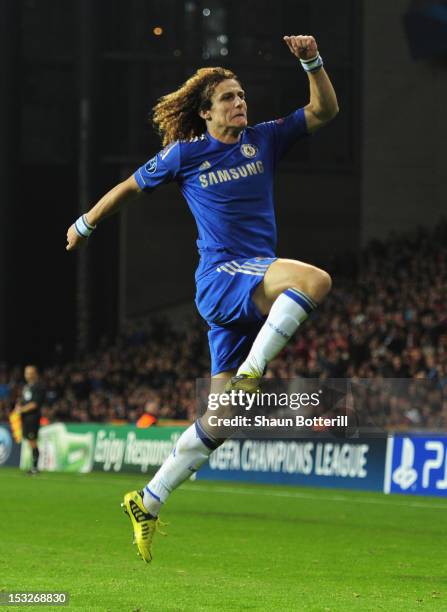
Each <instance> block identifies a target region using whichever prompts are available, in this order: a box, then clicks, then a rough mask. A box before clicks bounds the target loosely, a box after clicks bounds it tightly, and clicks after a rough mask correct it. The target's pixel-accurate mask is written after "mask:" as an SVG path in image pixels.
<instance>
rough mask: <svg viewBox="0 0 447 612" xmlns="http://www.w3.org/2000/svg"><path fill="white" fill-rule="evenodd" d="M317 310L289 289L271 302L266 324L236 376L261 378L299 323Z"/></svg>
mask: <svg viewBox="0 0 447 612" xmlns="http://www.w3.org/2000/svg"><path fill="white" fill-rule="evenodd" d="M316 307H317V304H316V303H315V302H314V301H313V300H312V299H311V298H310V297H308V296H307V295H306V294H305V293H303V292H302V291H300V290H299V289H292V288H291V289H287V290H286V291H284V292H283V293H281V295H279V296H278V297H277V298H276V300H275V301H274V302H273V305H272V307H271V309H270V312H269V316H268V317H267V320H266V322H265V323H264V325H263V326H262V327H261V329H260V331H259V333H258V335H257V336H256V339H255V341H254V343H253V346H252V347H251V351H250V353H249V355H248V357H247V359H246V360H245V361H244V362H243V363H242V365H240V366H239V368H238V371H237V373H238V374H249V375H250V376H255V377H256V378H260V377H261V376H262V375H263V374H264V370H265V367H266V366H267V364H268V363H269V361H271V360H272V359H274V358H275V357H276V355H277V354H278V353H279V352H280V351H281V349H283V348H284V347H285V345H286V344H287V342H288V341H289V340H290V337H291V336H292V335H293V334H294V333H295V331H296V330H297V328H298V326H299V325H300V323H302V322H303V321H305V320H306V319H307V317H308V316H309V314H310V313H311V312H312V311H313V310H314V309H315V308H316Z"/></svg>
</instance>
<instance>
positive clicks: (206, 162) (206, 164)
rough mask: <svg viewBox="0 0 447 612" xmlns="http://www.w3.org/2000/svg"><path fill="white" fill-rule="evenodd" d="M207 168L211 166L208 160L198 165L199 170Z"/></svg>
mask: <svg viewBox="0 0 447 612" xmlns="http://www.w3.org/2000/svg"><path fill="white" fill-rule="evenodd" d="M208 168H211V164H210V162H209V161H204V162H203V164H200V166H199V170H208Z"/></svg>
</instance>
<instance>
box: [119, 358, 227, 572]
mask: <svg viewBox="0 0 447 612" xmlns="http://www.w3.org/2000/svg"><path fill="white" fill-rule="evenodd" d="M234 374H235V371H234V370H232V371H228V372H220V373H219V374H217V375H216V376H215V377H213V380H214V381H216V382H217V383H220V386H221V385H222V384H224V383H225V381H227V380H229V379H230V378H231V377H232V376H233V375H234ZM212 389H213V387H212ZM212 389H211V391H212ZM222 442H223V439H216V438H215V437H214V435H211V434H210V433H209V432H208V431H206V429H205V427H204V426H203V425H202V421H201V419H197V421H195V423H193V424H192V425H190V427H188V429H186V430H185V431H184V432H183V433H182V435H181V436H180V438H179V439H178V441H177V443H176V445H175V447H174V449H173V450H172V452H171V453H170V455H169V456H168V457H167V459H166V460H165V461H164V463H163V465H162V466H161V467H160V469H159V470H158V471H157V473H156V474H155V476H154V477H153V478H152V479H151V480H150V481H149V482H148V484H147V485H146V486H145V487H144V489H143V490H142V491H131V492H129V493H127V494H126V495H125V496H124V501H123V503H122V504H121V505H122V507H123V508H124V511H125V512H126V514H127V515H128V516H129V518H130V520H131V523H132V527H133V532H134V543H135V544H136V546H137V548H138V554H139V555H140V556H141V558H142V559H143V560H144V561H146V563H149V562H150V561H151V560H152V541H153V538H154V535H155V533H156V532H157V531H160V529H159V526H160V525H161V522H160V520H159V518H158V515H159V512H160V509H161V507H162V505H163V504H164V503H165V502H166V501H167V499H168V497H169V496H170V494H171V493H172V492H173V491H174V490H175V489H176V488H177V487H179V486H180V485H181V484H182V483H183V482H184V481H185V480H187V479H188V478H189V477H190V476H191V475H192V474H194V473H195V472H197V470H198V469H199V468H200V467H201V466H202V465H203V464H204V463H205V461H207V459H208V458H209V456H210V455H211V453H212V452H213V450H215V449H216V448H217V447H218V446H220V444H222ZM161 533H162V532H161Z"/></svg>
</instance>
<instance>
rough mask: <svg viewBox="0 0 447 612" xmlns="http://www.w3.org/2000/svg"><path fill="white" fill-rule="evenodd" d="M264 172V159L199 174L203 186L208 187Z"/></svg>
mask: <svg viewBox="0 0 447 612" xmlns="http://www.w3.org/2000/svg"><path fill="white" fill-rule="evenodd" d="M263 173H264V164H263V163H262V161H257V162H251V163H248V164H244V165H243V166H237V167H236V168H228V170H216V172H207V173H206V174H199V181H200V184H201V185H202V187H203V188H206V187H209V186H210V185H218V184H219V183H226V182H227V181H236V180H238V179H240V178H246V177H247V176H253V175H254V174H263Z"/></svg>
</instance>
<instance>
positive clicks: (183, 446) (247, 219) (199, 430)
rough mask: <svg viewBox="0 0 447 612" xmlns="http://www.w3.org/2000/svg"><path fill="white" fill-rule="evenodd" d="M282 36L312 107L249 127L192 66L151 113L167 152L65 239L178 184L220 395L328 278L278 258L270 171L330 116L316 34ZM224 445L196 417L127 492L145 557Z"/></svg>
mask: <svg viewBox="0 0 447 612" xmlns="http://www.w3.org/2000/svg"><path fill="white" fill-rule="evenodd" d="M284 41H285V43H286V44H287V46H288V48H289V49H290V51H291V53H292V54H293V55H295V56H296V57H297V58H299V60H300V62H301V66H302V68H303V69H304V70H305V71H306V72H307V74H308V77H309V85H310V100H309V103H308V104H307V105H306V106H305V107H304V108H300V109H298V110H296V111H294V112H293V113H291V114H290V115H288V116H287V117H284V118H282V119H277V120H276V121H269V122H267V123H261V124H259V125H255V126H254V127H249V126H248V122H247V102H246V100H245V93H244V90H243V88H242V85H241V82H240V80H239V79H238V77H237V76H236V75H235V74H234V73H233V72H231V71H230V70H227V69H223V68H202V69H200V70H198V71H197V72H196V73H195V74H194V75H193V76H192V77H191V78H190V79H188V80H187V81H186V83H184V84H183V85H182V87H180V88H179V89H178V90H177V91H174V92H173V93H170V94H168V95H166V96H164V97H163V98H161V99H160V100H159V102H158V103H157V105H156V106H155V107H154V124H155V125H156V126H157V127H158V130H159V132H160V134H161V135H162V139H163V145H164V147H165V148H164V149H163V150H162V151H161V152H159V153H158V154H157V155H155V157H153V158H152V159H150V160H149V161H148V162H147V163H146V164H145V165H143V166H141V168H139V169H138V170H137V171H136V172H135V174H134V175H133V176H131V177H130V178H128V179H127V180H125V181H124V182H122V183H120V184H119V185H117V186H116V187H114V188H113V189H112V190H111V191H110V192H108V193H107V194H106V195H105V196H103V198H102V199H101V200H99V202H98V203H97V204H96V205H95V206H94V207H93V208H92V209H91V210H90V211H89V212H87V213H86V214H84V215H82V216H81V217H80V218H79V219H78V220H77V221H76V222H75V223H74V224H73V225H72V226H71V227H70V228H69V230H68V233H67V241H68V245H67V249H68V250H71V249H74V248H76V247H78V246H80V245H81V244H83V243H85V242H86V239H87V238H88V236H89V235H90V234H91V232H92V231H93V230H94V228H95V227H96V225H97V223H98V222H99V221H101V220H102V219H104V218H105V217H106V216H107V215H110V214H112V213H114V212H116V211H118V210H119V209H120V208H121V207H122V206H123V205H125V204H127V203H128V202H130V201H132V200H134V199H135V198H136V197H138V196H140V195H141V194H142V193H150V192H151V191H152V190H153V189H154V188H155V187H157V186H158V185H161V184H162V183H166V182H168V181H173V180H175V181H176V182H177V183H178V185H179V187H180V189H181V191H182V193H183V195H184V197H185V199H186V201H187V203H188V205H189V207H190V209H191V212H192V213H193V215H194V217H195V220H196V223H197V227H198V234H199V235H198V240H197V246H198V250H199V253H200V263H199V266H198V268H197V271H196V284H197V293H196V304H197V308H198V310H199V312H200V314H201V315H202V317H203V318H204V319H205V320H206V321H207V322H208V324H209V327H210V330H209V333H208V337H209V346H210V352H211V376H212V378H213V379H216V380H220V381H222V380H223V381H229V382H228V385H229V387H228V389H235V390H240V389H242V390H243V391H246V392H250V391H253V390H255V389H256V388H257V386H258V384H259V380H260V378H261V377H262V375H263V372H264V370H265V368H266V366H267V364H268V363H269V361H271V360H272V359H273V358H274V357H276V355H277V354H278V353H279V351H280V350H281V349H282V348H283V347H284V346H285V344H286V343H287V342H288V340H289V339H290V337H291V336H292V334H293V333H294V332H295V331H296V329H297V328H298V326H299V325H300V324H301V323H302V322H303V321H304V320H305V319H306V318H307V317H308V316H309V314H310V313H311V312H312V311H313V310H314V309H315V308H316V307H317V305H318V304H319V303H320V302H321V301H322V300H324V298H325V296H326V295H327V293H328V291H329V290H330V287H331V279H330V277H329V275H328V274H327V273H326V272H325V271H323V270H320V269H318V268H316V267H314V266H312V265H309V264H306V263H303V262H300V261H293V260H289V259H278V258H277V257H276V256H275V248H276V225H275V214H274V202H273V174H274V170H275V167H276V164H277V162H278V161H279V160H280V159H281V158H282V157H283V155H284V154H285V153H286V152H287V150H288V149H289V148H290V147H291V146H292V145H293V144H294V143H295V142H296V141H297V140H298V139H299V138H301V137H305V136H307V135H308V134H310V133H312V132H314V131H315V130H317V129H318V128H320V127H322V126H323V125H325V124H326V123H328V122H329V121H330V120H331V119H333V118H334V117H335V115H336V114H337V112H338V104H337V98H336V95H335V92H334V89H333V87H332V84H331V82H330V80H329V78H328V76H327V74H326V72H325V70H324V68H323V61H322V58H321V57H320V55H319V52H318V48H317V44H316V41H315V39H314V38H313V37H312V36H307V35H306V36H302V35H299V36H285V37H284ZM292 78H293V75H292ZM297 199H298V202H297V206H300V204H301V203H300V202H299V197H298V198H297ZM301 210H302V214H304V212H305V210H304V207H302V208H301ZM222 441H223V440H222V439H216V436H215V434H213V432H211V431H210V427H208V426H207V423H206V420H205V419H204V418H201V419H198V420H197V421H196V422H195V423H194V424H193V425H191V426H190V427H189V428H188V429H187V430H186V431H185V432H183V434H182V435H181V437H180V438H179V440H178V442H177V444H176V446H175V448H174V450H173V452H172V454H171V455H170V456H169V457H168V458H167V459H166V461H165V462H164V464H163V465H162V466H161V468H160V469H159V471H158V472H157V473H156V474H155V476H154V478H152V480H151V481H150V482H149V483H148V485H147V486H146V487H145V488H144V490H143V491H141V492H139V491H132V492H131V493H128V494H126V495H125V497H124V503H123V506H124V508H125V511H126V512H127V513H128V515H129V517H130V518H131V521H132V525H133V529H134V536H135V543H136V544H137V547H138V551H139V554H140V555H141V556H142V558H143V559H144V560H145V561H147V562H149V561H150V560H151V559H152V551H151V546H152V539H153V535H154V533H155V531H156V530H157V527H158V525H159V520H158V515H159V511H160V508H161V506H162V504H164V503H165V502H166V500H167V498H168V496H169V495H170V493H171V492H172V491H173V490H174V489H175V488H176V487H178V486H179V485H180V484H181V483H182V482H183V481H184V480H186V479H187V478H188V477H189V476H190V475H191V473H192V472H195V471H196V470H198V469H199V468H200V466H201V465H202V464H203V463H204V462H205V461H206V460H207V459H208V457H209V455H210V454H211V453H212V451H213V450H214V449H215V448H217V446H219V444H220V443H222Z"/></svg>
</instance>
